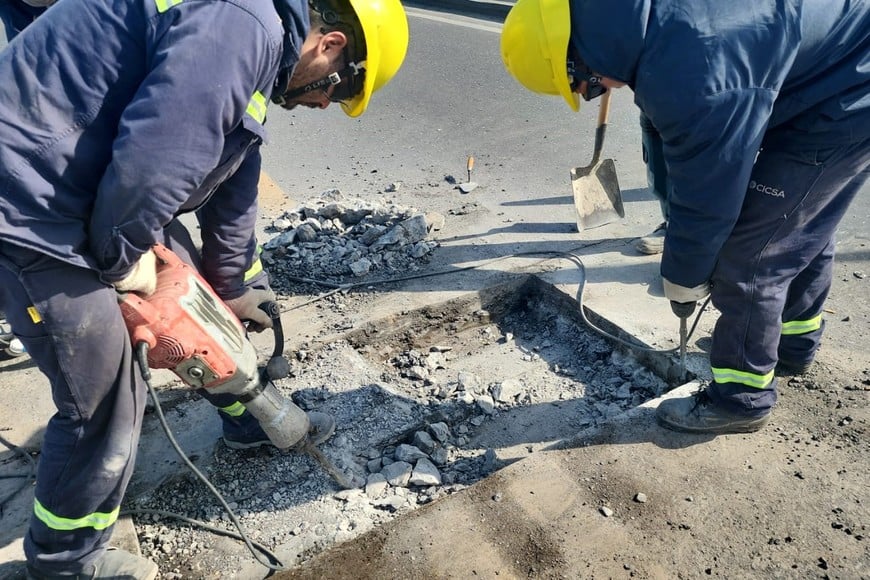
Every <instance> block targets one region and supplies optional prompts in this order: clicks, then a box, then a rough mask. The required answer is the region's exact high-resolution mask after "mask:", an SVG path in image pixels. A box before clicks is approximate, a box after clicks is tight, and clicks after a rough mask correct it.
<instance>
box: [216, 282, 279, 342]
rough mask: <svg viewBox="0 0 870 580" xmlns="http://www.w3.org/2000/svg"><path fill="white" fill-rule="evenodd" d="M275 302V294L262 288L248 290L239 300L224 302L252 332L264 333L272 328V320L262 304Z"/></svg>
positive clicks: (233, 299)
mask: <svg viewBox="0 0 870 580" xmlns="http://www.w3.org/2000/svg"><path fill="white" fill-rule="evenodd" d="M273 300H275V293H274V292H272V291H271V290H264V289H262V288H248V289H247V290H246V291H245V293H244V294H242V295H241V296H239V297H237V298H232V299H230V300H224V303H225V304H226V305H227V306H229V308H230V310H232V311H233V314H235V315H236V316H237V317H238V319H239V320H241V321H242V322H247V323H248V330H250V331H251V332H263V331H264V330H266V329H267V328H272V318H271V317H270V316H269V314H268V313H267V312H265V311H263V310H260V304H262V303H264V302H271V301H273Z"/></svg>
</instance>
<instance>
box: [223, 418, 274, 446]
mask: <svg viewBox="0 0 870 580" xmlns="http://www.w3.org/2000/svg"><path fill="white" fill-rule="evenodd" d="M218 415H220V417H221V422H222V423H223V428H224V436H223V439H224V444H226V446H227V447H229V448H230V449H254V448H255V447H261V446H263V445H271V444H272V441H271V440H270V439H269V436H268V435H266V432H265V431H263V428H262V427H260V422H259V421H257V418H256V417H254V416H253V415H251V413H250V412H249V411H245V412H244V413H242V414H241V415H239V416H238V417H232V416H230V415H228V414H227V413H224V412H222V411H219V412H218Z"/></svg>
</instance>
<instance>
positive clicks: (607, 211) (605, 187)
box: [571, 90, 625, 231]
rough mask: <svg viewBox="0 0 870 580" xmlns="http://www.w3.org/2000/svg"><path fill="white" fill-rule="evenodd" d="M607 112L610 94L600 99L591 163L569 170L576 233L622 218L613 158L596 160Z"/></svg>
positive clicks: (620, 199)
mask: <svg viewBox="0 0 870 580" xmlns="http://www.w3.org/2000/svg"><path fill="white" fill-rule="evenodd" d="M609 113H610V91H609V90H608V91H607V92H606V93H604V94H603V95H602V96H601V106H600V109H599V110H598V128H597V129H596V130H595V149H594V150H593V152H592V163H591V164H589V165H588V166H586V167H575V168H573V169H572V170H571V185H572V187H573V189H574V208H575V209H576V210H577V229H578V230H580V231H583V230H587V229H589V228H595V227H598V226H603V225H604V224H609V223H610V222H612V221H614V220H616V219H619V218H623V217H625V208H624V207H623V206H622V193H621V192H620V191H619V182H618V181H617V179H616V165H614V163H613V159H605V160H603V161H599V158H600V157H601V149H602V148H603V147H604V133H605V131H606V130H607V115H608V114H609Z"/></svg>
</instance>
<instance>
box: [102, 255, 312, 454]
mask: <svg viewBox="0 0 870 580" xmlns="http://www.w3.org/2000/svg"><path fill="white" fill-rule="evenodd" d="M154 253H155V255H156V256H157V289H156V290H155V292H154V293H153V294H151V295H150V296H147V297H141V296H139V295H136V294H133V293H127V294H121V295H119V303H120V306H121V312H122V314H123V316H124V322H125V323H126V325H127V329H128V330H129V332H130V337H131V339H132V341H133V347H134V348H136V347H137V346H138V345H139V344H140V343H142V342H144V343H145V344H147V345H148V349H149V350H148V365H149V366H150V367H151V368H153V369H170V370H171V371H172V372H174V373H175V374H176V375H177V376H178V378H180V379H181V380H182V381H183V382H184V383H185V384H187V385H188V386H190V387H192V388H204V389H207V390H208V391H209V392H211V393H215V394H218V393H231V394H233V395H236V396H238V397H239V401H240V402H241V403H242V404H243V405H245V408H247V410H248V411H250V413H251V414H252V415H253V416H254V417H256V418H257V420H258V421H259V422H260V426H261V427H262V428H263V431H265V432H266V435H268V437H269V439H270V440H271V441H272V443H273V444H274V445H275V446H276V447H278V448H279V449H288V448H291V447H294V446H297V445H299V444H302V443H304V442H305V440H306V435H307V434H308V430H309V426H310V421H309V418H308V415H307V414H306V413H305V411H303V410H302V409H300V408H299V407H298V406H296V405H295V404H294V403H293V402H292V401H291V400H290V399H288V398H286V397H284V396H283V395H282V394H281V393H280V392H279V391H278V390H277V389H276V388H275V386H274V384H272V381H271V379H275V378H280V377H276V376H269V375H268V374H267V373H266V371H265V370H263V369H260V368H258V366H257V353H256V351H255V350H254V346H253V344H251V342H250V341H249V340H248V338H247V331H246V330H245V327H244V326H243V325H242V323H241V322H240V321H239V319H238V318H236V316H235V314H233V312H232V311H231V310H230V309H229V307H227V305H226V304H224V303H223V301H222V300H221V299H220V298H218V296H217V294H215V292H214V290H212V288H211V287H210V286H209V285H208V283H207V282H206V281H205V280H204V279H203V278H202V277H201V276H200V275H199V273H198V272H197V271H196V269H195V268H193V267H192V266H190V265H188V264H186V263H185V262H184V261H183V260H181V259H180V258H179V257H178V256H177V255H175V253H173V252H172V251H171V250H169V249H168V248H166V247H165V246H162V245H160V244H158V245H156V246H154ZM271 306H272V307H273V314H272V319H273V322H277V324H278V326H277V327H276V332H275V342H276V353H277V352H279V351H280V349H283V333H280V332H278V330H277V329H279V328H280V319H279V320H278V321H276V320H275V319H276V318H277V305H274V304H272V305H271ZM279 341H280V343H281V344H280V348H279ZM276 356H277V355H273V359H274V358H275V357H276ZM282 360H283V359H282ZM270 366H272V365H271V363H270Z"/></svg>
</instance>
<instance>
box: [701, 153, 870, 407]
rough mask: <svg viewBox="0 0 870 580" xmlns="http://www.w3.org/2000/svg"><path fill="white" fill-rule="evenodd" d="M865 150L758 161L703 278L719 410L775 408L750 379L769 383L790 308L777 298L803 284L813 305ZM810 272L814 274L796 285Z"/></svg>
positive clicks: (770, 393) (824, 284)
mask: <svg viewBox="0 0 870 580" xmlns="http://www.w3.org/2000/svg"><path fill="white" fill-rule="evenodd" d="M784 142H788V141H787V140H785V141H784ZM868 145H870V143H867V142H865V143H861V144H855V145H851V146H848V147H842V148H839V149H835V150H827V151H826V152H825V154H824V158H822V154H821V153H819V152H815V151H812V152H802V153H794V152H787V151H781V150H777V149H775V148H773V147H767V148H765V149H764V150H762V152H761V153H760V154H759V157H758V159H757V161H756V164H755V168H754V170H753V174H752V179H751V181H750V184H749V186H750V187H749V189H748V191H747V195H746V198H745V200H744V202H743V209H742V211H741V214H740V217H739V219H738V221H737V224H736V225H735V227H734V229H733V231H732V234H731V236H730V237H729V238H728V240H727V241H726V242H725V245H724V246H723V248H722V251H721V252H720V255H719V261H718V263H717V266H716V270H715V271H714V273H713V278H712V280H713V304H714V305H715V306H716V308H717V309H718V310H719V311H720V313H721V315H720V317H719V319H718V321H717V322H716V329H715V331H714V333H713V345H712V348H711V352H710V363H711V366H712V367H713V368H714V369H716V371H715V372H716V374H718V375H719V376H720V377H722V378H728V379H729V382H722V383H720V382H719V381H718V380H717V381H716V382H714V383H713V385H712V386H711V389H710V394H711V396H712V397H713V399H714V400H715V401H716V402H717V403H719V404H720V405H723V406H729V407H732V410H735V411H743V412H747V413H755V412H761V411H765V410H767V409H769V408H770V407H772V406H773V404H774V403H775V402H776V392H775V389H774V388H773V381H770V383H769V384H768V385H767V386H761V387H760V386H759V378H761V379H763V378H765V377H768V376H770V375H769V373H770V372H771V371H772V370H773V368H774V366H775V365H776V362H777V359H778V353H777V350H778V347H779V343H780V336H781V330H782V317H783V314H784V311H785V308H786V305H787V304H797V303H798V302H799V301H798V300H796V299H794V298H787V297H788V296H789V293H790V291H791V286H792V284H795V291H796V292H799V291H801V289H805V288H806V287H807V286H808V285H809V281H810V279H812V280H814V284H815V286H814V288H816V290H815V292H814V294H815V296H816V297H818V298H821V299H822V300H823V297H824V296H826V295H827V291H828V289H829V287H830V277H829V276H825V275H824V271H825V268H826V267H829V266H827V265H826V264H825V261H826V260H827V259H828V258H829V257H828V256H826V251H827V248H828V245H829V242H830V241H831V239H832V237H833V233H834V230H835V229H836V227H837V224H838V223H839V221H840V219H841V218H842V217H843V214H844V213H845V211H846V208H847V207H848V205H849V203H850V202H851V201H852V199H853V198H854V196H855V194H856V192H857V191H858V189H860V187H861V185H862V184H863V183H864V181H866V179H867V171H868V169H867V167H868V163H870V147H868ZM811 265H812V266H813V268H814V269H815V270H816V272H815V274H813V273H811V272H809V271H808V272H807V275H806V277H801V273H802V272H804V271H805V270H807V269H808V268H809V267H810V266H811ZM795 281H799V283H796V282H795ZM801 287H803V288H801ZM789 300H790V301H791V302H789Z"/></svg>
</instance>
